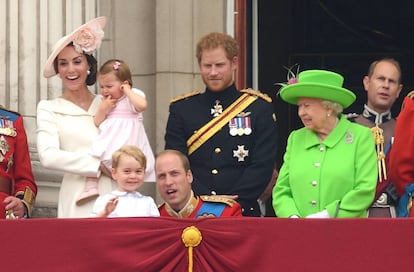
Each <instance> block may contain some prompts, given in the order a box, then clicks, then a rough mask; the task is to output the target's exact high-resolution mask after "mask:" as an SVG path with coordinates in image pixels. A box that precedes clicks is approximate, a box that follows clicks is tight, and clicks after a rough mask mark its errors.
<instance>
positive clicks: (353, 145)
mask: <svg viewBox="0 0 414 272" xmlns="http://www.w3.org/2000/svg"><path fill="white" fill-rule="evenodd" d="M373 146H374V139H373V137H372V134H371V131H370V129H369V128H366V127H363V126H361V125H358V124H355V123H351V122H350V121H349V120H347V119H346V118H345V117H344V116H341V118H340V120H339V122H338V124H337V126H336V127H335V128H334V129H333V130H332V132H331V133H330V134H329V135H328V137H326V138H325V139H324V141H323V142H320V141H319V139H318V136H317V135H316V133H315V132H313V131H311V130H308V129H306V128H301V129H299V130H295V131H293V132H292V133H291V134H290V135H289V138H288V143H287V148H286V153H285V155H284V161H283V165H282V167H281V169H280V172H279V177H278V179H277V182H276V186H275V187H274V189H273V207H274V210H275V213H276V215H277V216H278V217H290V216H292V215H297V216H299V217H306V216H307V215H309V214H313V213H317V212H320V211H322V210H327V211H328V213H329V216H330V217H366V215H367V209H368V207H369V205H370V204H371V203H372V200H373V199H374V193H375V187H376V183H377V175H378V171H377V156H376V153H375V150H374V148H372V147H373Z"/></svg>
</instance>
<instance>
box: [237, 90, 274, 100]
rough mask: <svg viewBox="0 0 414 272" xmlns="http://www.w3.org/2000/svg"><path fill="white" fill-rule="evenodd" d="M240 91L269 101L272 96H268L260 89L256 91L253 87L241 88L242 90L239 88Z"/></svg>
mask: <svg viewBox="0 0 414 272" xmlns="http://www.w3.org/2000/svg"><path fill="white" fill-rule="evenodd" d="M240 92H242V93H249V94H251V95H255V96H258V97H260V98H262V99H264V100H266V101H267V102H269V103H271V102H272V98H271V97H270V96H268V95H267V94H265V93H262V92H261V91H256V90H253V89H243V90H240Z"/></svg>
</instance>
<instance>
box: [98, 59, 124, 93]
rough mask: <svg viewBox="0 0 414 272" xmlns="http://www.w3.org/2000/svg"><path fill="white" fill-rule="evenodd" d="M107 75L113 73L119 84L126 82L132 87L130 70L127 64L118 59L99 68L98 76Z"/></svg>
mask: <svg viewBox="0 0 414 272" xmlns="http://www.w3.org/2000/svg"><path fill="white" fill-rule="evenodd" d="M108 73H114V75H115V76H116V77H117V78H118V79H119V81H121V82H124V81H128V83H129V85H130V86H131V87H132V75H131V70H129V67H128V64H126V63H125V62H124V61H122V60H119V59H110V60H107V61H106V62H105V63H104V64H103V65H102V66H101V68H99V74H101V75H106V74H108Z"/></svg>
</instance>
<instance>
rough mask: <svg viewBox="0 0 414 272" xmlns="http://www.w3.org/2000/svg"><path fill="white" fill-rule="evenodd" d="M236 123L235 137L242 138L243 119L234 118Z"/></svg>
mask: <svg viewBox="0 0 414 272" xmlns="http://www.w3.org/2000/svg"><path fill="white" fill-rule="evenodd" d="M236 123H237V135H239V136H243V134H244V126H243V118H241V117H236Z"/></svg>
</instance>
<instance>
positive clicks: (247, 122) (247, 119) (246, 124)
mask: <svg viewBox="0 0 414 272" xmlns="http://www.w3.org/2000/svg"><path fill="white" fill-rule="evenodd" d="M251 133H252V129H251V127H250V116H245V117H244V134H246V135H250V134H251Z"/></svg>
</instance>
